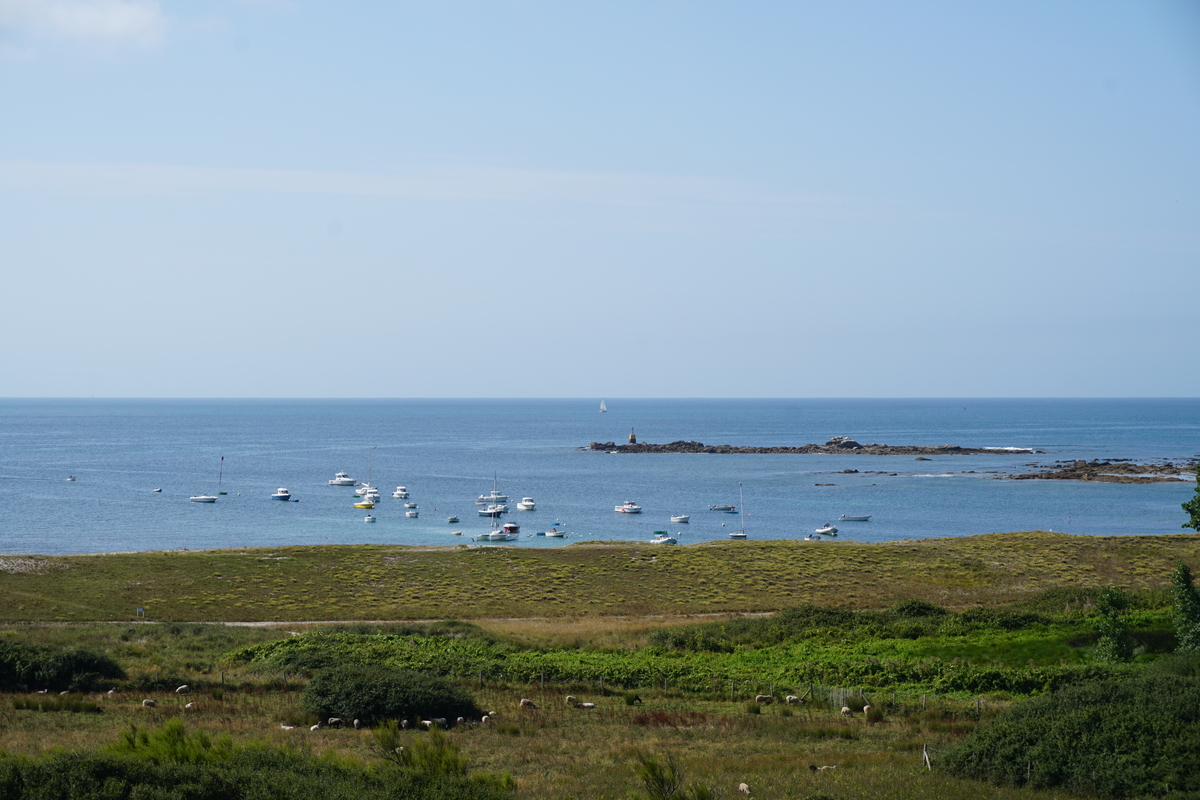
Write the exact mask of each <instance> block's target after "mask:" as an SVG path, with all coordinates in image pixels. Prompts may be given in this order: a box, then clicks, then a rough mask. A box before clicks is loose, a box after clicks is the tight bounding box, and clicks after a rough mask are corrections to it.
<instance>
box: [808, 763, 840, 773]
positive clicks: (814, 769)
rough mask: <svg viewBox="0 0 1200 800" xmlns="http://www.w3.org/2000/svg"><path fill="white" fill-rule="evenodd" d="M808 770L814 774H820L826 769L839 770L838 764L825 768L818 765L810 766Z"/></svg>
mask: <svg viewBox="0 0 1200 800" xmlns="http://www.w3.org/2000/svg"><path fill="white" fill-rule="evenodd" d="M808 768H809V769H810V770H811V771H813V772H818V771H820V770H825V769H837V764H826V765H825V766H821V767H818V766H817V765H816V764H809V765H808Z"/></svg>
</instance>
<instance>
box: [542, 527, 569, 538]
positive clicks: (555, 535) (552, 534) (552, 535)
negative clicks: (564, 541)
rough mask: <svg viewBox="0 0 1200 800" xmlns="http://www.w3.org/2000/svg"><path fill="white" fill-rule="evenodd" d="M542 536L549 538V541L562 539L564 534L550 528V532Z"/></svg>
mask: <svg viewBox="0 0 1200 800" xmlns="http://www.w3.org/2000/svg"><path fill="white" fill-rule="evenodd" d="M543 535H544V536H549V537H550V538H551V539H561V538H563V535H564V534H563V532H562V531H560V530H559V529H558V528H551V529H550V530H548V531H546V532H545V534H543Z"/></svg>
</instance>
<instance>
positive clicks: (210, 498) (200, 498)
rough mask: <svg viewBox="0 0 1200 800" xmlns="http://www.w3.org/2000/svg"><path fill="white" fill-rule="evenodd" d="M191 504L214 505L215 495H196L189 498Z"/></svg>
mask: <svg viewBox="0 0 1200 800" xmlns="http://www.w3.org/2000/svg"><path fill="white" fill-rule="evenodd" d="M190 499H191V501H192V502H193V503H215V502H217V497H216V495H211V494H198V495H195V496H193V497H191V498H190Z"/></svg>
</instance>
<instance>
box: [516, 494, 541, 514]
mask: <svg viewBox="0 0 1200 800" xmlns="http://www.w3.org/2000/svg"><path fill="white" fill-rule="evenodd" d="M536 507H537V503H535V502H533V498H532V497H522V498H521V502H519V503H517V511H533V509H535V508H536Z"/></svg>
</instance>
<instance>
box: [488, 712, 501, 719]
mask: <svg viewBox="0 0 1200 800" xmlns="http://www.w3.org/2000/svg"><path fill="white" fill-rule="evenodd" d="M487 715H488V716H489V717H491V718H492V719H495V718H496V717H498V716H499V714H497V713H496V712H495V711H489V712H488V713H487Z"/></svg>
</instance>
